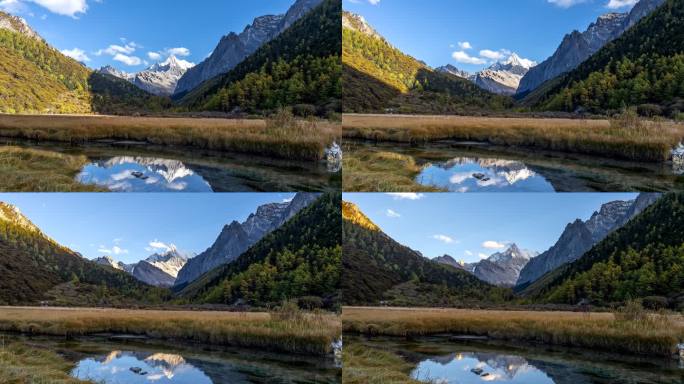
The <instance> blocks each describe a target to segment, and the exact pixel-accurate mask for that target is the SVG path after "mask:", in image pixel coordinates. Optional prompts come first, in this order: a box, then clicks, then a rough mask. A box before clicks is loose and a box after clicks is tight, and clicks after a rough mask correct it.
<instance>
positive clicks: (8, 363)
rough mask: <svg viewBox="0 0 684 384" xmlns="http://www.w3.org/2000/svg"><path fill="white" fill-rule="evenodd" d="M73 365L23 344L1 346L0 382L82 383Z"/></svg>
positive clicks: (47, 352) (19, 383)
mask: <svg viewBox="0 0 684 384" xmlns="http://www.w3.org/2000/svg"><path fill="white" fill-rule="evenodd" d="M73 368H74V367H73V365H72V364H70V363H68V362H67V361H66V360H64V359H63V358H62V357H61V356H59V355H58V354H56V353H54V352H51V351H48V350H46V349H42V348H34V347H31V346H29V345H25V344H22V343H12V344H7V345H5V344H0V383H16V384H23V383H45V384H48V383H50V384H81V383H89V382H87V381H81V380H77V379H75V378H73V377H71V376H70V375H69V371H71V370H72V369H73Z"/></svg>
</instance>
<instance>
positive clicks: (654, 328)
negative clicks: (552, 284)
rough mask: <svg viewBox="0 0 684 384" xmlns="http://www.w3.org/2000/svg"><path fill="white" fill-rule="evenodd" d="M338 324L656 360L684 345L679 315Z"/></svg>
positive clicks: (384, 313)
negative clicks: (520, 342)
mask: <svg viewBox="0 0 684 384" xmlns="http://www.w3.org/2000/svg"><path fill="white" fill-rule="evenodd" d="M342 320H343V328H344V332H345V333H349V334H362V335H382V336H398V337H410V336H426V335H434V334H456V335H476V336H487V337H489V338H492V339H500V340H507V341H524V342H530V343H539V344H549V345H559V346H569V347H581V348H587V349H598V350H606V351H612V352H619V353H628V354H645V355H659V356H671V355H672V354H674V353H675V351H676V345H677V343H681V342H682V341H683V340H684V319H682V317H681V315H679V316H675V315H655V314H652V315H649V316H644V317H642V318H639V319H636V320H635V319H628V318H624V317H623V316H621V315H619V314H613V313H583V312H542V311H494V310H469V309H408V308H360V307H345V308H344V309H343V315H342Z"/></svg>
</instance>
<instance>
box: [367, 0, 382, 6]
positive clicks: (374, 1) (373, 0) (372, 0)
mask: <svg viewBox="0 0 684 384" xmlns="http://www.w3.org/2000/svg"><path fill="white" fill-rule="evenodd" d="M368 2H369V3H370V4H371V5H378V4H380V0H368Z"/></svg>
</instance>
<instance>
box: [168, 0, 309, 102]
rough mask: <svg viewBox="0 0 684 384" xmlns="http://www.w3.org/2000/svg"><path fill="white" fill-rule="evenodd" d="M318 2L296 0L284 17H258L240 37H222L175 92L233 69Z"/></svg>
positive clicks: (182, 77)
mask: <svg viewBox="0 0 684 384" xmlns="http://www.w3.org/2000/svg"><path fill="white" fill-rule="evenodd" d="M321 1H322V0H297V1H296V2H295V3H294V4H293V5H292V6H291V7H290V8H289V9H288V10H287V12H286V13H285V14H282V15H265V16H260V17H257V18H255V19H254V21H253V22H252V24H250V25H248V26H247V27H245V29H244V30H243V31H242V32H241V33H240V34H237V33H235V32H231V33H229V34H228V35H226V36H223V37H222V38H221V41H219V43H218V45H217V46H216V48H214V50H213V51H212V53H211V55H209V57H208V58H206V59H205V60H204V61H202V62H201V63H199V64H198V65H197V66H195V67H194V68H189V70H188V71H187V73H184V74H183V75H182V76H181V78H180V79H179V80H178V85H177V86H176V89H175V93H177V94H184V93H187V92H188V91H190V90H192V89H194V88H196V87H197V86H198V85H200V84H201V83H203V82H204V81H206V80H209V79H211V78H214V77H216V76H218V75H221V74H224V73H227V72H228V71H230V70H231V69H233V68H235V66H237V65H238V64H240V62H242V61H243V60H244V59H246V58H247V57H248V56H249V55H251V54H252V53H254V52H255V51H256V50H257V49H259V48H260V47H261V46H262V45H264V44H265V43H267V42H269V41H271V40H273V39H274V38H275V37H277V36H278V35H280V34H281V33H282V32H283V31H285V30H286V29H288V28H289V27H290V26H292V24H294V23H295V22H296V21H297V20H299V19H300V18H302V17H303V16H304V15H305V14H307V13H308V12H309V11H311V10H312V9H314V8H315V7H316V6H318V5H319V4H320V3H321Z"/></svg>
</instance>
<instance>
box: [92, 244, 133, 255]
mask: <svg viewBox="0 0 684 384" xmlns="http://www.w3.org/2000/svg"><path fill="white" fill-rule="evenodd" d="M97 251H98V252H100V253H104V254H107V255H125V254H127V253H128V249H124V248H121V247H119V246H118V245H115V246H113V247H111V248H107V247H105V246H104V245H100V247H99V248H98V249H97Z"/></svg>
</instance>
